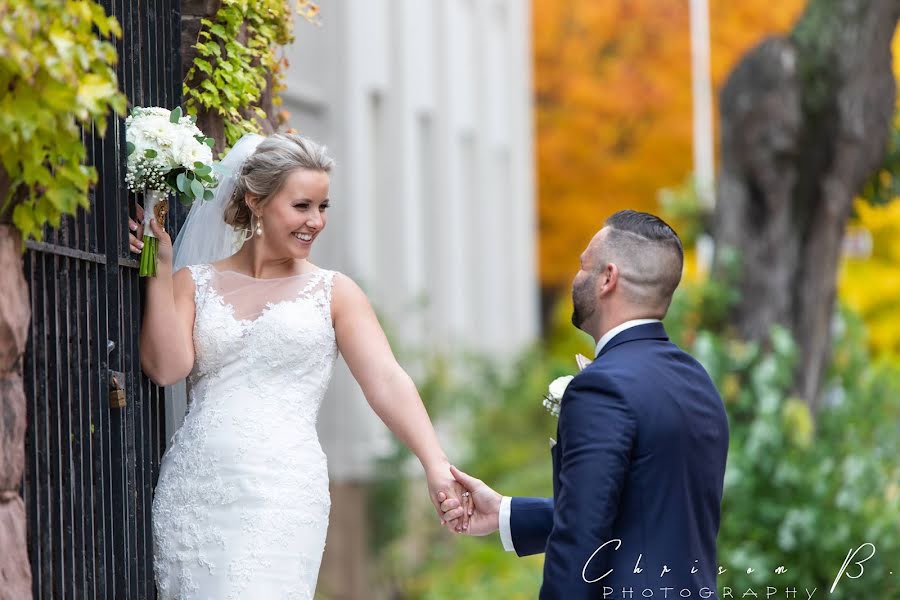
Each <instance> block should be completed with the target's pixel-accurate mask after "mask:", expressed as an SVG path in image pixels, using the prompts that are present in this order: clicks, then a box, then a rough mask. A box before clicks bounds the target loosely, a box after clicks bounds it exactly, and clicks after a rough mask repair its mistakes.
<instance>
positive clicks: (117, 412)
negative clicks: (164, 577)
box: [22, 0, 183, 600]
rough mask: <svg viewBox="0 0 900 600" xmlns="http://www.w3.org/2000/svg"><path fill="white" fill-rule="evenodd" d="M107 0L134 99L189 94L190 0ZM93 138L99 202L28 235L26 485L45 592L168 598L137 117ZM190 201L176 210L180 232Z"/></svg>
mask: <svg viewBox="0 0 900 600" xmlns="http://www.w3.org/2000/svg"><path fill="white" fill-rule="evenodd" d="M102 4H103V5H104V6H105V8H106V10H107V12H108V13H111V14H114V15H115V16H116V17H117V18H118V19H119V23H120V24H121V25H122V29H123V36H122V39H120V40H118V41H117V42H116V45H117V48H118V53H119V65H118V75H119V81H120V85H121V86H122V89H123V91H124V92H125V94H126V95H127V96H128V99H129V104H130V105H139V106H165V107H168V108H172V107H174V106H175V105H177V104H179V103H180V102H181V81H180V79H181V78H180V74H181V65H180V58H179V49H180V38H181V31H180V25H181V16H180V3H179V0H103V1H102ZM83 137H84V144H85V147H86V148H87V150H88V160H89V162H90V163H91V164H93V165H94V166H95V167H96V168H97V171H98V174H99V181H98V184H97V186H96V187H95V188H94V189H93V191H92V192H91V210H90V212H89V213H84V212H81V213H79V215H78V216H76V217H74V218H64V219H63V221H62V226H61V227H60V228H59V229H58V230H56V231H47V232H46V234H45V238H44V241H43V242H40V243H35V242H29V243H28V251H27V254H26V257H25V275H26V279H27V280H28V282H29V286H30V292H31V303H32V313H33V317H32V326H31V332H30V340H29V345H28V349H27V353H26V359H25V386H26V394H27V397H28V402H29V403H28V433H27V439H26V474H25V479H24V483H23V490H22V493H23V497H24V498H25V503H26V506H27V512H28V542H29V556H30V559H31V568H32V575H33V581H34V584H33V590H34V597H35V598H40V599H43V598H47V599H51V598H52V599H53V600H61V599H64V598H76V599H82V598H123V599H124V598H128V599H138V598H155V597H156V592H155V587H154V583H153V572H152V538H151V529H150V503H151V497H152V490H153V486H154V485H155V483H156V478H157V474H158V466H159V459H160V457H161V455H162V452H163V450H164V446H165V419H164V402H163V393H162V390H161V389H160V388H158V387H156V386H155V385H153V384H152V383H150V382H149V381H148V380H147V379H146V378H145V377H144V376H143V375H142V373H141V370H140V364H139V357H138V331H139V323H140V318H141V301H142V298H141V293H142V286H141V284H140V281H139V278H138V272H137V266H138V263H137V261H136V260H134V259H133V258H132V257H130V256H129V252H128V248H127V227H126V220H127V217H128V214H129V211H130V212H131V213H132V214H133V208H131V207H132V206H133V202H134V198H133V197H131V196H130V195H129V194H127V193H126V191H125V189H124V186H123V180H124V178H123V175H124V173H123V169H124V164H125V130H124V122H123V121H122V120H113V121H111V122H110V127H109V129H108V130H107V134H106V137H105V138H102V139H101V138H99V137H97V136H96V135H95V132H94V131H92V130H85V131H84V132H83ZM176 204H177V203H176ZM180 212H183V211H178V210H173V211H170V216H169V220H170V222H169V230H170V231H171V232H174V231H175V226H176V222H177V221H178V220H179V218H183V214H179V213H180ZM116 387H119V388H122V389H124V393H122V392H121V391H119V390H116V389H115V388H116ZM122 401H124V406H122V407H119V405H120V404H121V403H122Z"/></svg>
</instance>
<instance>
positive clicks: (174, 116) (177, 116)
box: [169, 106, 181, 123]
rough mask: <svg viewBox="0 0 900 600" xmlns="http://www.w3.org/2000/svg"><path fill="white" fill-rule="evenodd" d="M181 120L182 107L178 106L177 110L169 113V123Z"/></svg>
mask: <svg viewBox="0 0 900 600" xmlns="http://www.w3.org/2000/svg"><path fill="white" fill-rule="evenodd" d="M180 120H181V107H180V106H176V107H175V110H173V111H172V112H170V113H169V122H170V123H177V122H178V121H180Z"/></svg>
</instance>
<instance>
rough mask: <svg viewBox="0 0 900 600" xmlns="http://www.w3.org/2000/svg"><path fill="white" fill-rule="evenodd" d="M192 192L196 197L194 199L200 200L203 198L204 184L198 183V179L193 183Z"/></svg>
mask: <svg viewBox="0 0 900 600" xmlns="http://www.w3.org/2000/svg"><path fill="white" fill-rule="evenodd" d="M191 192H192V193H193V195H194V198H197V199H200V198H202V197H203V184H202V183H200V182H199V181H197V180H196V179H195V180H193V181H192V182H191Z"/></svg>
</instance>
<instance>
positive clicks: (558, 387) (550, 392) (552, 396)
mask: <svg viewBox="0 0 900 600" xmlns="http://www.w3.org/2000/svg"><path fill="white" fill-rule="evenodd" d="M575 364H577V365H578V371H579V372H580V371H582V370H584V368H585V367H587V366H588V365H589V364H591V361H590V360H588V358H587V357H585V356H583V355H581V354H576V355H575ZM574 378H575V377H574V375H565V376H564V377H557V378H556V379H554V380H553V381H551V382H550V385H549V386H547V393H546V394H544V402H543V403H544V408H546V409H547V411H548V412H549V413H550V414H551V415H553V416H554V417H559V406H560V402H561V401H562V397H563V394H565V393H566V388H567V387H569V383H571V382H572V380H573V379H574Z"/></svg>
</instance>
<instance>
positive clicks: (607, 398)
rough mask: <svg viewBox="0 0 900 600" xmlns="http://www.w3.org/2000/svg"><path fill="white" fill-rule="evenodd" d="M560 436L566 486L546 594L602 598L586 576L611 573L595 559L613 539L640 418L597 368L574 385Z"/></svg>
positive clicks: (551, 540)
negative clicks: (620, 498) (588, 563)
mask: <svg viewBox="0 0 900 600" xmlns="http://www.w3.org/2000/svg"><path fill="white" fill-rule="evenodd" d="M559 432H560V433H559V435H560V440H559V444H558V446H557V452H559V453H560V456H559V488H558V490H557V495H556V498H555V510H554V511H553V527H552V529H551V531H550V535H549V536H548V538H547V546H546V549H545V557H544V583H543V586H542V587H541V595H540V597H541V598H566V599H567V600H568V599H577V598H589V597H596V594H597V589H596V588H597V586H598V585H603V584H602V583H601V582H596V583H593V584H589V583H586V582H585V579H588V580H592V579H596V578H598V577H600V576H601V575H603V574H604V573H606V572H607V571H608V569H609V568H608V567H607V566H606V565H605V564H604V562H605V561H604V559H603V554H604V553H603V552H599V553H597V554H596V555H595V556H594V557H593V558H591V556H592V555H594V553H595V551H596V550H597V549H598V548H599V547H600V546H602V545H603V544H605V543H606V542H609V541H610V538H611V537H612V529H613V523H614V522H615V519H616V514H617V511H618V505H619V496H620V495H621V492H622V488H623V486H624V483H625V479H626V475H627V473H628V467H629V463H630V456H631V450H632V444H633V442H634V439H635V436H636V432H637V420H636V418H635V415H634V412H633V411H632V409H631V407H630V406H629V405H628V403H627V402H626V400H625V398H624V397H623V395H622V393H621V392H620V391H619V389H618V388H617V386H615V385H614V384H613V381H612V379H611V378H610V377H609V376H608V375H605V374H604V373H602V372H599V371H597V370H591V371H588V372H584V373H582V374H581V376H578V377H576V378H575V379H573V380H572V383H570V384H569V387H568V389H567V390H566V393H565V396H564V398H563V400H562V403H561V410H560V415H559ZM607 547H608V548H609V547H613V548H614V547H615V545H614V544H612V545H607ZM589 560H590V566H589V567H588V569H587V572H586V574H585V575H584V576H583V575H582V572H583V570H584V567H585V563H587V562H588V561H589Z"/></svg>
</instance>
